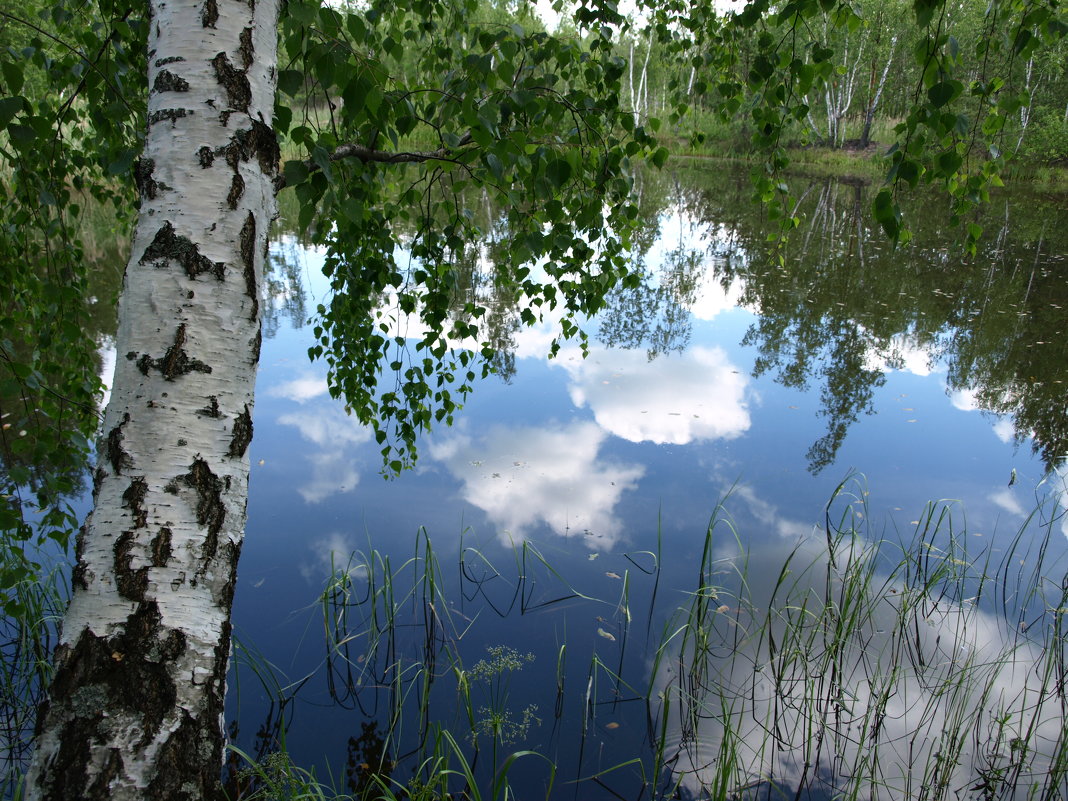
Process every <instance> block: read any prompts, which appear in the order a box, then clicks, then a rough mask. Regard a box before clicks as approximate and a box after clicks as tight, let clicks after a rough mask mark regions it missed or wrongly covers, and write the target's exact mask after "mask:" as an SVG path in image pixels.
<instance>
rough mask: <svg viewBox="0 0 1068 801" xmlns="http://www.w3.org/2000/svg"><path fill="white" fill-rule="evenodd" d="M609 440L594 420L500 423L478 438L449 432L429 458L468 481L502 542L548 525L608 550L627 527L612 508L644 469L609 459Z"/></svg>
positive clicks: (467, 488)
mask: <svg viewBox="0 0 1068 801" xmlns="http://www.w3.org/2000/svg"><path fill="white" fill-rule="evenodd" d="M605 438H606V434H605V432H604V431H603V430H601V429H600V428H599V427H598V426H596V425H594V424H592V423H589V422H576V423H570V424H566V425H558V426H545V427H526V426H494V427H492V428H490V429H489V430H487V431H485V432H480V434H479V435H478V436H477V437H473V436H471V435H469V434H463V433H460V432H451V433H449V434H446V435H444V436H443V437H441V438H440V439H437V440H435V441H434V443H433V444H432V445H431V446H430V456H431V457H432V458H434V459H435V460H437V461H439V462H442V463H444V465H445V466H446V468H447V469H448V470H449V472H450V473H451V474H452V475H454V476H455V477H456V478H457V479H459V480H460V481H461V482H462V484H463V489H462V490H461V495H462V497H463V498H464V500H466V501H467V502H468V503H470V504H472V505H474V506H477V507H478V508H480V509H482V510H483V511H484V512H485V513H486V515H487V517H488V518H489V519H490V521H491V522H492V523H493V525H494V526H496V527H497V529H498V533H499V537H500V538H501V539H502V540H503V541H505V542H510V541H519V540H523V539H525V538H526V537H528V536H529V535H531V534H533V533H534V532H535V531H536V529H537V527H538V526H542V525H544V526H547V527H548V528H549V529H550V530H551V531H552V532H553V533H555V534H559V535H561V536H565V537H578V536H581V537H582V538H583V542H584V543H585V544H586V545H587V546H589V547H592V548H598V549H606V548H611V547H612V546H613V545H614V544H615V543H616V541H617V540H618V539H619V538H620V535H621V534H622V530H623V526H622V522H621V521H620V520H619V519H618V518H617V517H616V516H615V514H614V511H613V510H614V508H615V506H616V504H617V503H618V501H619V499H620V496H621V495H622V494H623V492H625V491H630V490H633V489H634V488H635V486H636V484H637V481H638V479H639V478H641V476H642V474H643V472H644V470H643V468H642V467H640V466H638V465H634V464H622V463H619V462H615V461H613V460H609V459H605V458H604V457H602V456H601V455H600V450H601V446H602V444H603V443H604V441H605Z"/></svg>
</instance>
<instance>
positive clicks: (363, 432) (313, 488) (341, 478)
mask: <svg viewBox="0 0 1068 801" xmlns="http://www.w3.org/2000/svg"><path fill="white" fill-rule="evenodd" d="M278 422H279V423H281V424H282V425H287V426H293V427H295V428H296V429H297V430H298V431H299V432H300V434H301V436H302V437H304V439H306V440H307V441H308V442H311V443H312V444H314V445H318V446H319V447H320V448H321V449H322V450H321V451H319V452H318V453H311V454H308V455H307V456H305V458H306V459H307V460H308V461H309V462H310V463H311V475H310V477H309V479H308V480H307V481H305V482H304V483H303V484H301V485H300V486H299V487H298V488H297V491H298V492H299V493H300V495H301V497H302V498H304V500H305V501H306V502H307V503H319V502H320V501H322V500H325V499H326V498H328V497H330V496H331V495H336V494H337V493H339V492H350V491H351V490H352V489H353V488H354V487H355V486H356V484H357V483H359V480H360V475H359V472H358V471H357V470H356V460H355V459H353V458H351V457H348V456H346V452H345V451H346V448H347V447H350V446H355V445H360V444H362V443H364V442H368V441H369V440H370V439H371V432H370V430H369V429H368V428H367V427H366V426H363V425H361V424H360V422H359V421H358V420H356V418H354V417H350V416H349V415H347V414H345V412H344V411H343V410H341V409H339V408H337V407H336V406H324V407H321V408H316V407H312V408H306V409H301V410H300V411H298V412H290V413H288V414H283V415H282V416H281V417H279V418H278Z"/></svg>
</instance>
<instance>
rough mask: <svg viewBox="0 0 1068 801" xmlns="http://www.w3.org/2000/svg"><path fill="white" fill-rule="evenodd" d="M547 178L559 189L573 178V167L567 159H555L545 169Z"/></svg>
mask: <svg viewBox="0 0 1068 801" xmlns="http://www.w3.org/2000/svg"><path fill="white" fill-rule="evenodd" d="M545 177H546V178H548V179H549V181H550V182H551V183H552V185H553V186H555V187H556V188H557V189H559V188H560V187H562V186H563V185H564V184H566V183H567V181H568V179H569V178H571V165H570V164H569V163H568V162H567V160H566V159H561V158H557V159H553V160H552V161H550V162H549V164H548V165H547V166H546V167H545Z"/></svg>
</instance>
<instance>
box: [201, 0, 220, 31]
mask: <svg viewBox="0 0 1068 801" xmlns="http://www.w3.org/2000/svg"><path fill="white" fill-rule="evenodd" d="M218 21H219V4H218V2H216V0H207V2H206V3H204V13H203V14H202V15H201V17H200V22H201V24H202V25H203V26H204V27H205V28H214V27H215V23H216V22H218Z"/></svg>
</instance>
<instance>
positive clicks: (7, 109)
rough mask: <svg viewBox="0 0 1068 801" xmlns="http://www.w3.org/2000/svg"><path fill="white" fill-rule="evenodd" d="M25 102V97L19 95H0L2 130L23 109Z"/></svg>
mask: <svg viewBox="0 0 1068 801" xmlns="http://www.w3.org/2000/svg"><path fill="white" fill-rule="evenodd" d="M25 102H26V100H25V98H22V97H18V96H16V97H0V130H3V129H4V128H6V127H7V126H8V123H9V122H11V120H13V119H14V118H15V115H16V114H18V113H19V112H20V111H22V106H23V104H24V103H25Z"/></svg>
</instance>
